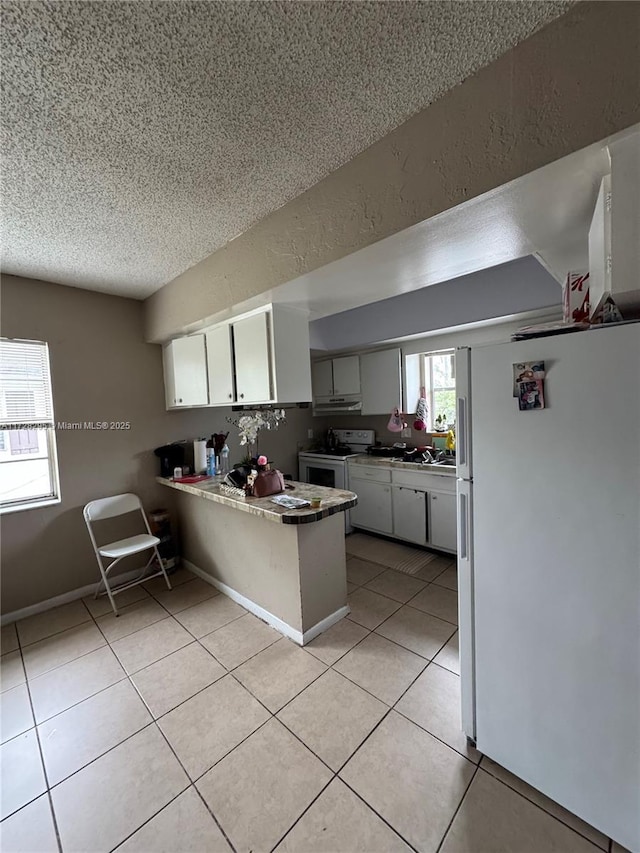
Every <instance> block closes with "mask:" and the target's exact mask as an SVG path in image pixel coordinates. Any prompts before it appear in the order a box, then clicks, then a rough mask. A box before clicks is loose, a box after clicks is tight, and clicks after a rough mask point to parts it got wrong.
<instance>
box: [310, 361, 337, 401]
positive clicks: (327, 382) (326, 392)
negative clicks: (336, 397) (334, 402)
mask: <svg viewBox="0 0 640 853" xmlns="http://www.w3.org/2000/svg"><path fill="white" fill-rule="evenodd" d="M311 384H312V385H313V396H314V397H331V395H332V394H333V362H331V361H314V363H313V364H312V365H311Z"/></svg>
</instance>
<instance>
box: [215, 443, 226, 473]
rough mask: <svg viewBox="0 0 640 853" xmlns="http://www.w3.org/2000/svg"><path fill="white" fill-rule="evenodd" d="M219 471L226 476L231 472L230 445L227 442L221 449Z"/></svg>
mask: <svg viewBox="0 0 640 853" xmlns="http://www.w3.org/2000/svg"><path fill="white" fill-rule="evenodd" d="M218 473H219V474H222V475H225V476H226V475H227V474H228V473H229V447H228V445H227V444H225V445H224V447H223V448H222V450H221V451H220V467H219V471H218Z"/></svg>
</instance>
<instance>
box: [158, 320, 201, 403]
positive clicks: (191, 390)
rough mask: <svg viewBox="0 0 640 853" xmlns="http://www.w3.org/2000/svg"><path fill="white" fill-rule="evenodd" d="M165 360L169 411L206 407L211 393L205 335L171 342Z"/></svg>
mask: <svg viewBox="0 0 640 853" xmlns="http://www.w3.org/2000/svg"><path fill="white" fill-rule="evenodd" d="M163 357H164V375H165V399H166V403H167V408H168V409H174V408H180V407H183V406H206V405H207V404H208V402H209V394H208V389H207V364H206V356H205V341H204V335H190V336H189V337H186V338H176V339H175V340H173V341H169V343H168V344H165V346H164V350H163Z"/></svg>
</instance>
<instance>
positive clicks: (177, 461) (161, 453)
mask: <svg viewBox="0 0 640 853" xmlns="http://www.w3.org/2000/svg"><path fill="white" fill-rule="evenodd" d="M153 452H154V453H155V455H156V456H157V457H158V458H159V459H160V476H161V477H173V471H174V469H175V468H178V467H179V468H182V466H183V465H184V453H185V444H184V442H177V443H176V444H163V446H162V447H156V449H155V450H154V451H153Z"/></svg>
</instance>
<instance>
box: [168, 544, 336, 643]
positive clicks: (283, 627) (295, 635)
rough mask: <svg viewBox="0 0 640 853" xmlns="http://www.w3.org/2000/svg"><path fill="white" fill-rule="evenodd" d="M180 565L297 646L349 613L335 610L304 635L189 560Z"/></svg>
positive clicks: (307, 641) (183, 560) (308, 641)
mask: <svg viewBox="0 0 640 853" xmlns="http://www.w3.org/2000/svg"><path fill="white" fill-rule="evenodd" d="M182 565H183V566H184V567H185V569H189V571H190V572H193V573H194V575H197V576H198V577H199V578H202V580H203V581H206V583H210V584H211V586H215V588H216V589H218V590H220V592H222V593H224V594H225V595H226V596H228V597H229V598H230V599H231V600H232V601H235V602H236V604H241V605H242V607H244V608H245V610H248V611H249V613H253V615H254V616H257V617H258V619H262V621H263V622H266V623H267V625H271V627H272V628H275V629H276V631H279V632H280V633H281V634H284V636H285V637H288V638H289V639H290V640H293V642H294V643H297V644H298V645H299V646H304V645H306V644H307V643H310V642H311V640H313V639H314V638H315V637H317V636H318V634H321V633H322V632H323V631H326V630H327V628H330V627H331V626H332V625H335V623H336V622H339V621H340V619H342V618H343V617H344V616H346V615H347V614H348V613H349V607H348V606H346V605H345V606H344V607H341V608H340V609H339V610H336V611H335V612H334V613H331V614H330V615H329V616H327V617H326V618H325V619H322V620H321V621H320V622H318V623H316V624H315V625H313V626H312V627H311V628H309V630H308V631H305V632H304V634H303V633H302V632H301V631H298V630H296V628H292V627H291V625H289V624H288V622H285V621H284V620H283V619H280V617H279V616H275V615H274V614H273V613H270V612H269V611H268V610H265V609H264V607H260V605H259V604H256V603H255V601H251V599H250V598H247V597H246V596H244V595H242V593H240V592H237V591H236V590H235V589H233V588H232V587H230V586H227V584H226V583H223V582H222V581H219V580H218V579H217V578H214V577H212V576H211V575H210V574H208V573H207V572H205V571H204V570H203V569H201V568H200V567H199V566H196V565H195V564H194V563H192V562H190V561H189V560H185V559H184V557H183V558H182Z"/></svg>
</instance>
